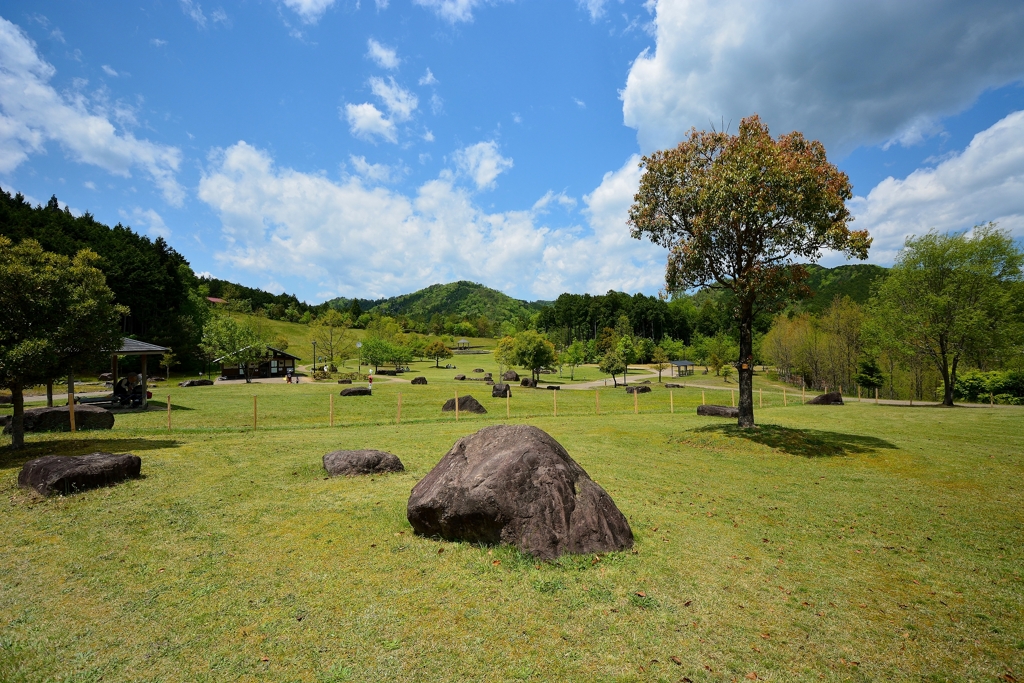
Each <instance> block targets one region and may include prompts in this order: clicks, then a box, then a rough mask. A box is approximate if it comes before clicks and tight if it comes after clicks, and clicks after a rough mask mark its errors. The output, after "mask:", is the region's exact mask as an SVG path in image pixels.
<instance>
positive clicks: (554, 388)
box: [544, 384, 562, 391]
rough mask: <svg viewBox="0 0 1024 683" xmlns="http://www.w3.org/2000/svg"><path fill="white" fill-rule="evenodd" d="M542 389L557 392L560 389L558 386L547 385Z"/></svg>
mask: <svg viewBox="0 0 1024 683" xmlns="http://www.w3.org/2000/svg"><path fill="white" fill-rule="evenodd" d="M544 388H545V389H552V390H554V391H558V390H559V389H561V388H562V387H560V386H558V385H557V384H549V385H547V386H546V387H544Z"/></svg>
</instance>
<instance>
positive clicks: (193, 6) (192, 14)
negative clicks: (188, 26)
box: [181, 0, 206, 28]
mask: <svg viewBox="0 0 1024 683" xmlns="http://www.w3.org/2000/svg"><path fill="white" fill-rule="evenodd" d="M181 11H182V12H184V13H185V16H187V17H188V18H189V19H191V20H192V21H194V22H196V26H198V27H199V28H206V15H205V14H203V8H202V7H201V6H200V4H199V3H198V2H193V0H181Z"/></svg>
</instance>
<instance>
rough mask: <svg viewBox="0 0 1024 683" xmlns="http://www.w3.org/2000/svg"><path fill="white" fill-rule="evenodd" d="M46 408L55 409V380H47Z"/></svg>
mask: <svg viewBox="0 0 1024 683" xmlns="http://www.w3.org/2000/svg"><path fill="white" fill-rule="evenodd" d="M46 407H47V408H52V407H53V380H52V379H48V380H46Z"/></svg>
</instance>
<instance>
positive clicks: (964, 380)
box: [953, 370, 1024, 406]
mask: <svg viewBox="0 0 1024 683" xmlns="http://www.w3.org/2000/svg"><path fill="white" fill-rule="evenodd" d="M953 391H954V394H955V395H956V397H957V398H958V399H960V400H963V401H968V402H970V403H978V402H985V401H987V400H990V399H991V400H992V401H993V402H994V403H1000V404H1004V405H1015V406H1019V405H1024V371H1020V370H1011V371H1008V372H981V371H978V370H969V371H967V372H964V373H961V374H960V375H958V376H957V378H956V384H955V385H954V389H953Z"/></svg>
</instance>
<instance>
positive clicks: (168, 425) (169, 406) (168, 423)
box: [167, 394, 171, 431]
mask: <svg viewBox="0 0 1024 683" xmlns="http://www.w3.org/2000/svg"><path fill="white" fill-rule="evenodd" d="M167 431H171V395H170V394H167Z"/></svg>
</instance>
